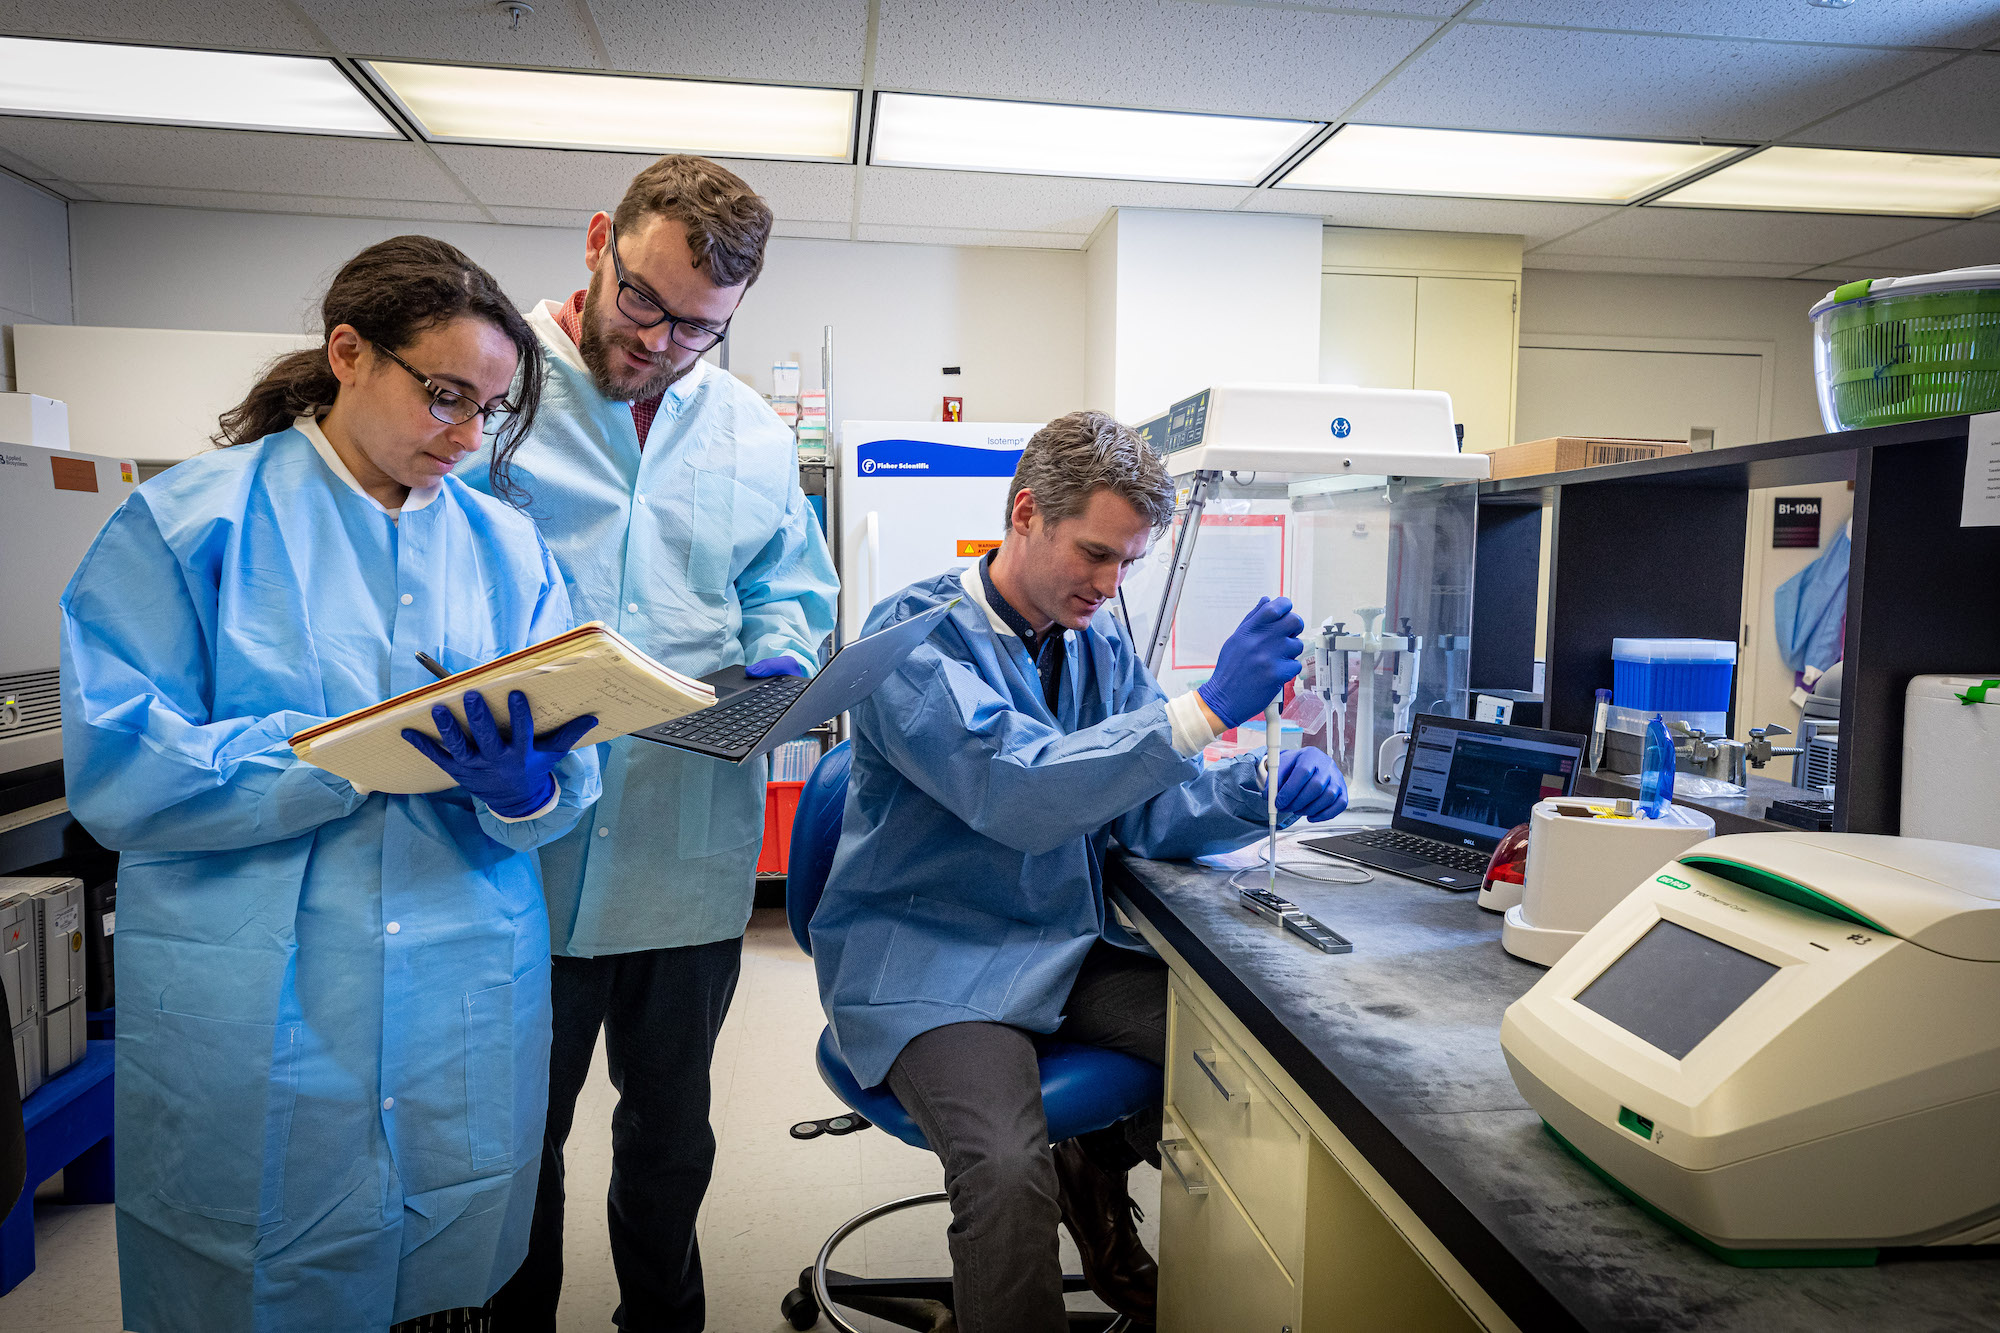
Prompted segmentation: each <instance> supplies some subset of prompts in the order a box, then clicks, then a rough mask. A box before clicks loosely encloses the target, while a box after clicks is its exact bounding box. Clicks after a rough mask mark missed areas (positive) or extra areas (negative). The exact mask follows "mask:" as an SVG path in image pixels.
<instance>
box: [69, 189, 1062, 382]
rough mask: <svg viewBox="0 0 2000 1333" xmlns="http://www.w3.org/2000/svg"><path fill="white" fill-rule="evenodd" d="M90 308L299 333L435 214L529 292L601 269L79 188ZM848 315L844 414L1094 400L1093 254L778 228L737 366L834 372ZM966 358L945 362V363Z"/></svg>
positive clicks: (535, 251)
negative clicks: (364, 267)
mask: <svg viewBox="0 0 2000 1333" xmlns="http://www.w3.org/2000/svg"><path fill="white" fill-rule="evenodd" d="M73 214H74V233H75V253H76V272H77V300H76V306H77V315H76V322H78V323H81V324H110V325H124V326H132V327H141V328H179V329H230V330H240V331H248V332H269V333H297V332H305V331H310V330H312V329H313V328H315V327H316V325H317V322H318V321H317V317H316V315H315V313H314V308H315V303H316V302H317V300H318V297H319V294H320V292H321V290H322V289H323V288H324V286H325V284H326V282H327V281H328V279H330V278H331V277H332V275H333V273H334V272H335V271H336V270H337V269H338V268H339V267H340V265H341V264H342V263H343V262H345V261H346V260H347V259H348V258H350V257H351V256H352V255H353V254H354V253H355V252H356V251H358V250H360V249H361V248H362V247H364V246H366V245H369V244H372V243H373V242H375V241H378V240H381V239H383V238H385V237H389V236H394V235H398V234H401V233H404V232H412V231H420V232H423V233H425V234H428V235H432V236H437V237H439V238H441V239H443V240H447V241H450V242H451V243H452V244H454V245H456V246H458V247H459V248H461V249H463V250H464V251H465V252H466V253H467V254H468V255H470V256H472V258H473V259H474V260H476V261H477V262H479V263H480V264H483V265H484V266H486V267H487V268H488V269H490V270H491V271H492V273H493V275H494V276H495V277H496V278H498V279H499V280H500V283H501V285H502V286H504V287H505V288H506V289H507V291H508V292H509V293H510V294H511V295H512V296H513V297H514V298H515V299H516V300H517V301H519V302H520V303H521V304H522V305H524V306H526V305H528V304H531V303H532V302H534V301H537V300H540V299H542V298H544V297H549V298H557V299H561V298H566V297H567V296H568V295H569V294H570V293H571V292H572V291H574V290H576V289H577V288H578V287H580V286H582V285H583V284H584V283H585V282H587V281H588V280H589V276H588V271H587V270H586V269H585V268H584V264H583V234H582V231H581V229H574V230H572V229H568V228H563V229H555V228H543V227H521V226H497V225H492V224H485V223H448V222H395V221H379V220H367V219H357V218H325V217H297V216H286V215H277V214H259V213H222V212H208V211H200V210H194V209H174V208H155V207H149V206H144V205H128V204H77V205H74V206H73ZM829 323H830V324H832V325H834V330H835V332H834V340H835V342H834V346H835V365H834V380H835V383H834V389H835V395H836V402H835V408H834V410H835V414H836V415H837V416H838V417H842V418H846V417H854V418H873V419H887V420H907V419H915V420H919V421H934V420H936V419H937V418H938V413H939V406H940V399H941V398H942V396H943V395H944V394H945V393H953V394H960V395H963V396H964V398H965V409H966V414H967V416H968V417H969V418H971V419H973V420H985V421H1009V420H1019V421H1038V420H1044V419H1046V418H1048V417H1051V416H1056V415H1059V414H1060V413H1062V412H1066V411H1069V410H1071V409H1073V408H1076V407H1079V406H1082V403H1083V386H1084V371H1083V362H1084V357H1083V256H1082V255H1081V254H1080V253H1077V252H1074V251H1046V250H1000V249H970V248H960V247H951V246H919V245H877V244H868V243H858V242H850V241H830V240H806V239H798V238H792V237H777V238H774V239H773V240H772V242H771V248H770V253H769V256H768V258H767V260H766V263H765V268H764V275H763V277H762V278H760V279H759V280H758V283H757V285H756V286H755V287H754V288H752V289H751V291H750V294H749V296H748V297H747V298H746V300H745V301H744V305H743V312H742V314H740V315H739V316H738V317H737V320H736V323H735V324H734V326H733V328H732V336H731V340H730V344H731V345H730V358H731V367H732V369H734V370H736V371H737V372H739V373H740V374H743V375H744V376H745V378H747V379H749V380H750V382H751V383H752V384H754V385H756V387H757V388H758V390H759V391H760V392H768V391H769V390H770V387H771V385H770V367H771V362H772V361H774V360H778V359H796V360H798V361H799V363H800V365H801V367H802V368H803V370H804V374H805V381H806V384H807V386H808V387H817V386H818V384H819V378H820V376H819V348H820V330H821V328H822V327H823V326H824V325H826V324H829ZM948 365H957V366H961V367H963V374H962V375H959V376H954V377H952V378H951V379H946V378H944V377H942V376H940V375H939V370H940V368H942V367H944V366H948Z"/></svg>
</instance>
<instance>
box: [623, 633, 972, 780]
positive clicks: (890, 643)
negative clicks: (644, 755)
mask: <svg viewBox="0 0 2000 1333" xmlns="http://www.w3.org/2000/svg"><path fill="white" fill-rule="evenodd" d="M958 600H959V599H958V598H956V597H954V598H952V599H951V600H950V601H948V602H944V603H941V604H940V605H937V606H933V607H930V608H928V609H926V610H923V611H920V612H918V613H917V614H916V615H914V616H911V617H910V618H909V619H908V620H899V621H897V622H896V623H895V624H893V625H891V626H889V627H888V628H887V629H882V630H877V631H876V632H875V633H873V634H870V635H869V636H868V637H867V638H865V639H856V640H855V641H854V642H853V643H850V644H848V645H847V646H846V647H845V648H841V649H837V650H836V651H835V652H834V654H833V655H832V656H831V657H829V658H827V659H826V665H825V666H823V667H821V668H820V669H819V672H818V674H817V675H815V676H814V677H813V678H812V679H811V680H805V679H802V678H800V677H798V676H762V677H758V676H751V675H749V674H747V673H746V672H745V671H744V670H743V668H742V667H740V666H734V667H724V668H723V669H722V670H720V671H712V672H710V673H709V674H708V675H706V676H703V677H702V681H703V683H704V684H707V685H710V686H713V687H714V689H715V702H714V703H713V704H710V705H709V706H708V707H707V708H704V709H701V710H700V711H699V712H694V713H689V714H687V715H686V716H684V717H677V718H675V719H674V720H673V721H671V722H662V723H661V724H660V725H659V726H657V727H647V728H646V729H645V730H644V731H635V732H633V733H632V734H633V735H634V736H636V737H638V738H639V739H640V740H643V741H652V742H654V743H655V744H659V745H670V746H672V747H673V748H674V749H676V750H687V751H690V752H692V753H694V754H700V755H707V756H708V757H709V758H711V759H721V760H724V761H726V762H728V763H732V764H747V763H749V762H750V761H751V760H752V759H755V758H756V757H757V756H758V755H760V754H767V753H769V752H770V751H772V750H775V749H777V748H778V747H779V746H780V745H783V744H784V743H785V742H786V741H790V740H797V739H798V738H799V737H801V736H803V735H805V734H806V733H807V732H808V731H811V730H812V729H813V728H814V727H816V726H818V725H819V724H820V723H822V722H825V721H826V720H827V719H829V718H832V717H837V716H839V715H840V714H842V713H844V712H846V711H847V710H848V709H850V708H852V707H854V705H856V704H858V703H860V702H861V701H862V700H863V699H866V698H867V697H868V696H869V695H870V694H871V693H873V692H874V689H875V687H876V686H877V685H879V684H881V683H882V680H883V678H884V677H885V676H887V675H889V674H890V673H891V672H893V671H895V670H896V668H898V667H900V666H901V665H903V659H904V658H906V657H908V656H909V655H910V652H911V650H912V649H914V648H915V647H916V646H917V645H918V644H920V643H922V642H923V641H924V639H925V638H926V637H927V636H929V634H930V632H931V630H932V629H934V628H935V627H936V626H937V623H938V621H940V620H942V619H944V617H945V614H946V613H947V612H949V611H950V610H951V608H952V607H954V606H956V605H957V604H958Z"/></svg>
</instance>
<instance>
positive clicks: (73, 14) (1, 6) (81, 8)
mask: <svg viewBox="0 0 2000 1333" xmlns="http://www.w3.org/2000/svg"><path fill="white" fill-rule="evenodd" d="M0 32H7V33H12V34H14V35H16V36H21V37H33V36H48V37H89V38H95V39H97V40H99V41H107V42H147V43H159V44H162V45H168V46H208V47H251V48H259V49H268V50H273V51H318V50H321V49H322V48H321V46H320V44H319V42H318V40H317V39H316V38H315V37H314V36H313V33H312V29H311V28H310V27H308V26H307V25H306V24H305V23H302V22H300V20H299V17H298V15H297V13H296V12H295V11H294V10H293V9H292V7H291V6H290V5H288V4H285V3H283V0H176V2H175V3H173V4H167V5H163V4H160V3H159V0H93V2H92V3H90V4H76V3H69V4H62V3H58V4H51V3H50V2H49V0H0Z"/></svg>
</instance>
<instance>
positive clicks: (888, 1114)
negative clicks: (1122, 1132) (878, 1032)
mask: <svg viewBox="0 0 2000 1333" xmlns="http://www.w3.org/2000/svg"><path fill="white" fill-rule="evenodd" d="M817 1057H818V1064H819V1076H820V1077H821V1078H822V1079H824V1080H825V1081H826V1086H827V1087H828V1088H830V1089H832V1090H833V1095H834V1096H836V1097H838V1098H840V1100H841V1101H842V1102H843V1103H845V1104H846V1105H847V1106H848V1107H849V1108H850V1109H851V1110H854V1111H857V1112H859V1113H860V1114H861V1115H864V1116H866V1117H867V1118H868V1119H869V1120H871V1121H873V1122H874V1123H875V1126H876V1128H878V1129H885V1130H887V1131H888V1132H889V1133H891V1134H893V1135H895V1136H896V1137H897V1138H899V1139H901V1140H902V1141H903V1142H905V1143H907V1144H909V1145H910V1146H911V1147H913V1148H928V1147H930V1144H929V1143H927V1142H925V1141H924V1132H923V1131H922V1130H921V1129H918V1128H917V1122H916V1121H914V1120H912V1119H910V1113H909V1112H908V1111H905V1110H904V1109H903V1104H902V1102H900V1101H898V1100H897V1099H896V1094H895V1093H893V1092H891V1091H889V1087H888V1085H887V1084H883V1085H881V1086H879V1087H873V1088H864V1087H862V1086H861V1085H860V1084H859V1083H857V1082H855V1081H854V1074H853V1072H852V1071H851V1070H849V1069H848V1067H847V1057H846V1056H844V1055H842V1054H841V1053H840V1043H839V1042H837V1041H835V1040H834V1036H833V1029H832V1028H827V1029H826V1030H825V1031H823V1032H821V1033H820V1034H819V1050H818V1053H817ZM1038 1063H1039V1064H1040V1066H1041V1070H1042V1112H1043V1114H1044V1115H1046V1116H1047V1117H1048V1121H1049V1142H1051V1143H1061V1142H1062V1141H1063V1140H1064V1139H1073V1138H1075V1137H1076V1136H1077V1135H1079V1134H1088V1133H1090V1132H1091V1131H1092V1130H1096V1129H1103V1128H1104V1127H1106V1126H1107V1125H1115V1124H1117V1123H1118V1122H1119V1121H1120V1120H1123V1119H1125V1118H1126V1117H1127V1116H1129V1115H1131V1114H1132V1113H1133V1112H1134V1111H1135V1110H1137V1109H1140V1108H1142V1107H1146V1106H1151V1105H1153V1104H1155V1103H1157V1102H1158V1101H1159V1100H1160V1095H1161V1080H1160V1069H1159V1066H1157V1065H1152V1064H1148V1063H1147V1062H1146V1061H1144V1060H1141V1059H1139V1058H1138V1057H1137V1056H1135V1055H1126V1054H1125V1053H1124V1052H1122V1051H1110V1050H1106V1049H1105V1048H1103V1047H1102V1046H1079V1045H1077V1044H1076V1043H1075V1042H1068V1041H1049V1042H1043V1043H1041V1048H1040V1052H1039V1060H1038Z"/></svg>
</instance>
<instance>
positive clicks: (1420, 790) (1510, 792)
mask: <svg viewBox="0 0 2000 1333" xmlns="http://www.w3.org/2000/svg"><path fill="white" fill-rule="evenodd" d="M1582 753H1583V751H1582V747H1581V746H1580V745H1578V744H1577V743H1576V740H1575V738H1572V737H1569V736H1567V735H1564V734H1561V733H1556V732H1547V731H1540V732H1538V731H1535V730H1533V729H1531V728H1527V727H1498V726H1492V725H1490V724H1489V725H1483V726H1478V727H1477V728H1476V729H1475V727H1474V726H1471V725H1467V724H1465V723H1462V722H1456V721H1455V720H1454V719H1451V718H1429V717H1420V718H1418V719H1417V725H1416V728H1415V734H1414V735H1413V736H1412V737H1411V740H1410V760H1409V764H1410V767H1409V772H1408V774H1407V776H1406V777H1405V778H1404V781H1403V790H1402V794H1401V796H1400V798H1399V799H1398V801H1397V803H1396V820H1395V822H1396V826H1397V827H1398V828H1403V827H1406V826H1407V827H1409V829H1410V831H1411V832H1415V833H1422V834H1424V835H1425V836H1426V837H1432V838H1436V839H1438V840H1440V841H1442V842H1451V843H1457V844H1459V845H1460V846H1463V847H1476V848H1479V849H1480V850H1482V851H1485V850H1490V849H1491V848H1492V847H1493V846H1494V844H1496V843H1498V842H1499V841H1500V839H1501V838H1503V837H1505V836H1506V834H1507V830H1508V829H1511V828H1513V827H1514V826H1515V825H1516V824H1525V823H1527V822H1528V811H1529V810H1531V809H1532V808H1533V807H1534V804H1535V802H1537V801H1544V800H1548V799H1549V798H1550V797H1554V796H1567V795H1569V793H1570V788H1571V787H1572V786H1573V785H1574V784H1575V782H1576V772H1577V766H1578V764H1579V762H1580V760H1581V757H1582Z"/></svg>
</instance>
